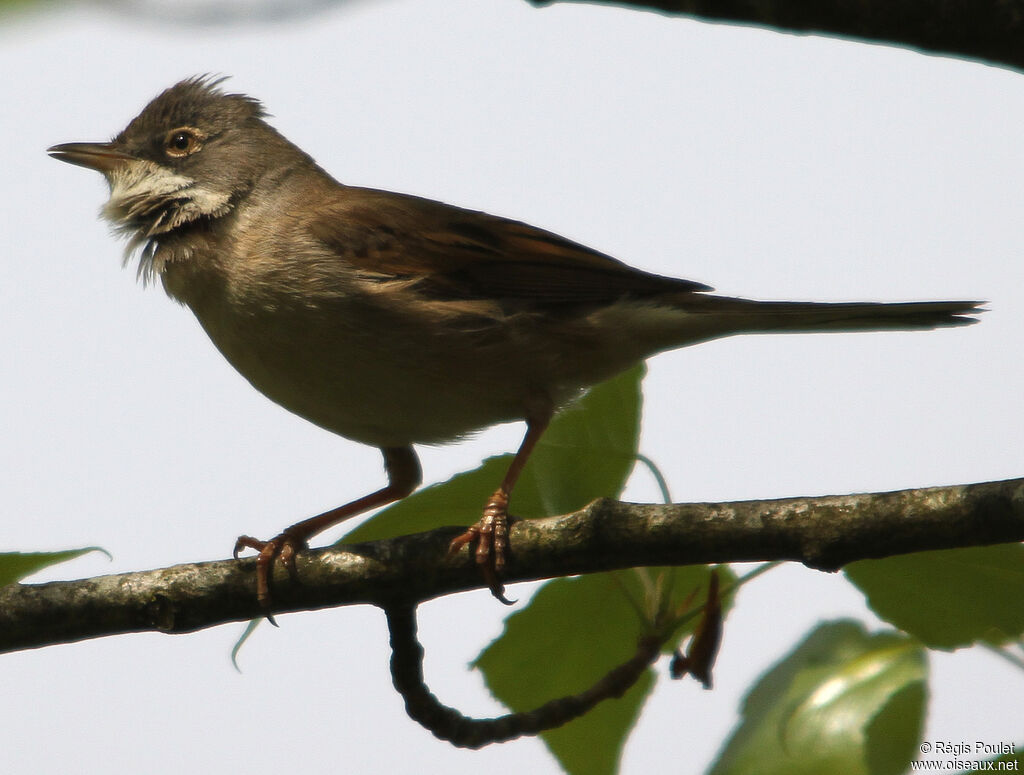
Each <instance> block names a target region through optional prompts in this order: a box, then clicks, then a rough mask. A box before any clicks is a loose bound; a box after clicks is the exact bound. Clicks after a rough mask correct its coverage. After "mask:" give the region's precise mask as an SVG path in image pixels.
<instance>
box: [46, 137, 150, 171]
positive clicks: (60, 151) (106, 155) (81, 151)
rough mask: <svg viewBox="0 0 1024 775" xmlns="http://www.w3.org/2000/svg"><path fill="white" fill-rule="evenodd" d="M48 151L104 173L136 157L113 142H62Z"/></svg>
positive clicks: (54, 155)
mask: <svg viewBox="0 0 1024 775" xmlns="http://www.w3.org/2000/svg"><path fill="white" fill-rule="evenodd" d="M46 152H47V153H48V154H50V156H52V157H53V158H55V159H60V160H61V161H66V162H68V163H69V164H77V165H78V166H79V167H88V168H89V169H91V170H96V171H97V172H102V173H104V174H106V173H108V172H113V171H114V170H115V169H117V168H118V167H120V166H121V165H122V164H125V163H127V162H130V161H133V159H134V157H132V156H129V155H128V154H127V153H124V152H123V151H119V150H117V148H115V147H114V144H113V143H61V144H60V145H54V146H53V147H51V148H47V149H46Z"/></svg>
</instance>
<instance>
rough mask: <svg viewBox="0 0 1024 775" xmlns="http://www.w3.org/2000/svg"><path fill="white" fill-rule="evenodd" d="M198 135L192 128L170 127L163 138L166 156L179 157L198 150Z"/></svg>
mask: <svg viewBox="0 0 1024 775" xmlns="http://www.w3.org/2000/svg"><path fill="white" fill-rule="evenodd" d="M199 146H200V142H199V136H198V135H197V134H196V132H195V131H194V130H192V129H172V130H171V131H170V132H168V133H167V139H166V140H164V150H165V151H166V152H167V155H168V156H174V157H175V158H181V157H183V156H188V155H189V154H191V153H195V152H196V151H198V150H199Z"/></svg>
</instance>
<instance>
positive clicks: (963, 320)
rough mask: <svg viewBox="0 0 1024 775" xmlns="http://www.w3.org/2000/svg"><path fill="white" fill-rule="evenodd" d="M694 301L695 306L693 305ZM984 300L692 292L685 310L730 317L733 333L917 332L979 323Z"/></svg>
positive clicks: (683, 305)
mask: <svg viewBox="0 0 1024 775" xmlns="http://www.w3.org/2000/svg"><path fill="white" fill-rule="evenodd" d="M691 301H695V302H696V303H695V304H691V303H690V302H691ZM984 303H985V302H982V301H911V302H832V303H828V302H826V303H821V302H800V301H752V300H750V299H734V298H729V297H726V296H704V295H700V296H697V295H694V296H691V297H690V299H689V300H688V301H687V303H686V304H681V305H680V306H681V307H683V308H684V309H685V310H686V311H687V312H707V313H711V314H713V315H715V316H716V317H718V316H722V318H726V319H728V318H732V322H733V323H734V325H735V328H734V329H733V333H743V332H750V333H755V332H764V333H782V332H803V333H814V332H828V331H894V330H895V331H913V330H928V329H933V328H948V327H952V326H969V325H971V324H972V323H977V322H978V319H977V318H976V317H974V316H975V315H978V314H980V313H982V312H985V309H984V308H983V307H982V306H981V305H982V304H984Z"/></svg>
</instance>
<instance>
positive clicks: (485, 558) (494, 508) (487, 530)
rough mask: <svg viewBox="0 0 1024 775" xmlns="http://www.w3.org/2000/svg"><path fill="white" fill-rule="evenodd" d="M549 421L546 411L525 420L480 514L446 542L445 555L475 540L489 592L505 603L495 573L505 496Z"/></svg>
mask: <svg viewBox="0 0 1024 775" xmlns="http://www.w3.org/2000/svg"><path fill="white" fill-rule="evenodd" d="M550 421H551V415H550V414H547V415H544V416H543V417H542V418H540V419H528V420H527V421H526V436H525V437H523V443H522V444H520V445H519V449H518V451H517V452H516V455H515V457H514V458H512V463H511V465H509V467H508V471H506V472H505V478H504V479H502V480H501V486H500V487H498V489H497V490H495V491H494V494H493V495H492V496H491V497H490V498H488V500H487V503H486V505H485V506H484V514H483V517H481V519H480V521H479V522H477V523H476V524H475V525H473V526H472V527H471V528H469V529H468V530H467V531H466V532H465V533H463V534H462V535H460V536H456V537H455V538H454V539H452V542H451V543H450V544H449V545H448V555H449V556H452V555H454V554H456V553H457V552H458V551H459V550H460V549H462V547H463V546H465V545H466V544H468V543H470V542H471V541H473V540H474V539H475V540H476V541H477V545H476V552H475V555H474V556H475V557H476V564H477V565H478V566H479V567H480V570H481V572H482V573H483V576H484V580H485V581H486V582H487V586H488V587H490V589H491V594H492V595H494V596H495V597H496V598H498V600H500V601H501V602H503V603H505V604H506V605H511V602H510V601H509V600H508V599H507V598H506V597H505V587H504V585H503V584H502V583H501V581H500V578H499V577H500V576H501V572H502V571H503V570H504V569H505V554H506V550H507V549H508V524H509V516H508V499H509V495H510V494H511V493H512V488H513V487H515V485H516V482H517V481H518V480H519V475H520V474H521V473H522V472H523V466H525V465H526V461H527V460H529V458H530V453H532V452H533V448H534V447H535V446H537V442H538V441H539V440H540V437H541V436H542V435H543V434H544V431H545V429H546V428H547V427H548V423H549V422H550Z"/></svg>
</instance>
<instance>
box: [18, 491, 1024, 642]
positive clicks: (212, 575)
mask: <svg viewBox="0 0 1024 775" xmlns="http://www.w3.org/2000/svg"><path fill="white" fill-rule="evenodd" d="M459 532H461V528H441V529H438V530H433V531H430V532H427V533H418V534H415V535H410V536H403V537H400V538H393V539H388V540H384V541H374V542H369V543H364V544H356V545H352V546H344V547H331V548H327V549H320V550H315V551H308V552H303V553H301V554H300V556H299V558H298V562H297V568H298V574H297V578H296V579H295V580H289V579H288V577H287V574H286V573H285V572H284V570H283V569H281V568H277V569H276V573H275V578H274V585H275V586H274V611H275V613H282V612H288V611H301V610H312V609H318V608H326V607H331V606H342V605H352V604H357V603H370V604H373V605H378V606H380V607H382V608H385V609H387V608H389V607H390V608H393V607H395V606H396V605H399V604H408V605H413V604H416V603H418V602H422V601H424V600H429V599H432V598H435V597H440V596H442V595H447V594H451V593H453V592H458V591H462V590H467V589H473V588H479V587H482V586H483V581H482V578H481V576H480V574H479V572H478V571H477V569H476V568H475V567H474V566H473V563H472V560H471V559H470V557H469V554H468V553H466V552H464V553H462V554H461V555H460V556H458V557H456V558H453V559H450V560H446V559H445V554H446V550H447V547H448V542H449V541H450V540H451V539H452V538H453V537H454V536H455V535H457V534H458V533H459ZM1022 540H1024V479H1012V480H1008V481H1003V482H988V483H984V484H973V485H958V486H953V487H935V488H928V489H920V490H903V491H900V492H893V493H876V494H865V495H840V496H829V497H820V498H790V499H784V500H769V501H742V502H736V503H718V504H715V503H695V504H676V505H668V506H647V505H636V504H628V503H619V502H616V501H610V500H600V501H595V502H594V503H592V504H590V505H589V506H587V507H585V508H583V509H581V510H580V511H577V512H574V513H572V514H566V515H564V516H560V517H549V518H547V519H537V520H524V521H520V522H517V523H515V524H514V525H513V528H512V531H511V546H512V554H511V557H510V558H509V563H508V570H507V573H506V574H505V579H506V581H508V582H516V581H526V580H533V579H541V578H550V577H555V576H568V575H574V574H579V573H592V572H595V571H603V570H613V569H617V568H630V567H639V566H645V565H691V564H706V563H722V562H746V561H764V560H794V561H798V562H802V563H804V564H805V565H807V566H809V567H812V568H818V569H821V570H836V569H838V568H840V567H842V566H843V565H845V564H846V563H848V562H851V561H853V560H858V559H867V558H878V557H887V556H890V555H894V554H904V553H908V552H916V551H924V550H929V549H951V548H957V547H966V546H979V545H985V544H995V543H1006V542H1012V541H1022ZM255 570H256V565H255V560H254V559H253V558H245V559H242V560H222V561H218V562H206V563H197V564H189V565H178V566H174V567H171V568H163V569H159V570H152V571H143V572H138V573H123V574H117V575H111V576H98V577H95V578H90V579H82V580H79V581H61V582H51V583H47V584H12V585H10V586H7V587H4V588H2V589H0V652H4V651H14V650H18V649H25V648H35V647H40V646H46V645H51V644H55V643H69V642H73V641H78V640H84V639H87V638H95V637H100V636H104V635H115V634H119V633H125V632H143V631H158V632H166V633H180V632H191V631H194V630H198V629H202V628H204V627H212V626H215V625H218V624H224V623H227V622H232V621H245V620H247V619H251V618H255V617H259V616H262V615H263V611H261V609H260V608H259V606H258V605H257V603H256V595H255Z"/></svg>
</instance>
